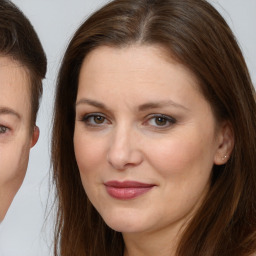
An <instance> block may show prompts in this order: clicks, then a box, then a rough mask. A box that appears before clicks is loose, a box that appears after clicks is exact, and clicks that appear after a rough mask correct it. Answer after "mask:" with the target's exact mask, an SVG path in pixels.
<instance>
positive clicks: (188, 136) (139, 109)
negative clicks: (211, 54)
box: [74, 46, 225, 234]
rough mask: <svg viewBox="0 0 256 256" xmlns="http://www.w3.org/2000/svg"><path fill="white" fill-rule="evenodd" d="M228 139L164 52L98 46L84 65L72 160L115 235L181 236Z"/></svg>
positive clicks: (189, 81) (185, 75) (194, 86)
mask: <svg viewBox="0 0 256 256" xmlns="http://www.w3.org/2000/svg"><path fill="white" fill-rule="evenodd" d="M224 137H225V136H224V128H223V127H222V126H221V125H217V124H216V122H215V118H214V116H213V113H212V110H211V107H210V105H209V103H208V102H207V101H206V100H205V98H204V97H203V96H202V94H201V92H200V90H199V87H198V84H197V80H196V79H195V77H194V76H193V75H192V74H191V73H190V72H189V71H188V70H187V69H186V68H185V67H184V66H182V65H180V64H178V63H177V62H175V61H174V60H172V59H170V57H169V56H168V54H166V52H165V51H164V50H163V49H161V48H160V47H157V46H155V47H154V46H130V47H124V48H120V49H119V48H111V47H100V48H97V49H96V50H94V51H92V52H91V53H90V54H89V55H88V56H87V57H86V58H85V60H84V62H83V65H82V68H81V73H80V77H79V87H78V93H77V100H76V121H75V132H74V148H75V155H76V159H77V163H78V167H79V171H80V174H81V179H82V183H83V186H84V189H85V191H86V193H87V195H88V197H89V199H90V201H91V202H92V204H93V205H94V207H95V208H96V209H97V211H98V212H99V213H100V215H101V216H102V217H103V219H104V220H105V222H106V223H107V224H108V225H109V226H110V227H111V228H113V229H114V230H117V231H120V232H123V233H124V234H125V233H138V232H153V231H157V230H160V229H163V228H166V227H174V228H177V229H179V228H180V227H181V225H183V224H184V222H185V221H187V220H188V219H190V218H191V216H193V214H194V212H195V210H196V209H197V208H198V206H199V205H200V204H201V202H202V199H203V197H204V196H205V194H206V193H207V191H208V189H209V183H210V175H211V170H212V167H213V164H214V163H217V164H221V163H222V162H221V161H223V160H221V159H222V157H223V155H222V152H223V144H224V139H223V138H224Z"/></svg>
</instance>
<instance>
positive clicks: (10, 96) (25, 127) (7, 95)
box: [0, 57, 38, 221]
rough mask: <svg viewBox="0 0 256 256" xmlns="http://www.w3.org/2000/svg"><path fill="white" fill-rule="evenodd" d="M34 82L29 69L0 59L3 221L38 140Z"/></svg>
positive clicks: (0, 210)
mask: <svg viewBox="0 0 256 256" xmlns="http://www.w3.org/2000/svg"><path fill="white" fill-rule="evenodd" d="M29 88H30V82H29V78H28V75H27V72H26V70H25V68H24V67H23V66H22V65H21V64H20V63H18V62H16V61H14V60H12V59H11V58H8V57H0V202H1V203H0V221H1V220H2V219H3V218H4V216H5V214H6V211H7V210H8V207H9V205H10V204H11V201H12V199H13V197H14V196H15V194H16V192H17V191H18V189H19V187H20V185H21V183H22V181H23V179H24V176H25V173H26V169H27V164H28V158H29V151H30V148H31V146H33V145H34V144H35V143H36V141H37V138H38V130H37V129H35V130H34V132H33V133H32V134H31V106H30V101H31V97H30V92H29Z"/></svg>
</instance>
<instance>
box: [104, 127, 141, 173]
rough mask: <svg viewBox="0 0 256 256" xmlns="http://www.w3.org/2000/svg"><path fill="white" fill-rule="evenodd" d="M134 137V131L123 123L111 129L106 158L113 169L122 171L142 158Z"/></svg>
mask: <svg viewBox="0 0 256 256" xmlns="http://www.w3.org/2000/svg"><path fill="white" fill-rule="evenodd" d="M136 137H137V136H136V131H135V129H134V128H133V127H132V126H129V125H127V124H126V123H125V122H124V123H123V124H120V125H117V126H116V127H115V128H114V129H113V133H112V137H111V141H110V147H109V152H108V156H107V158H108V161H109V163H110V164H111V165H112V166H113V167H114V168H115V169H119V170H122V169H125V168H127V167H128V166H136V165H138V164H139V163H140V162H141V160H142V156H141V152H140V149H139V144H138V140H137V138H136Z"/></svg>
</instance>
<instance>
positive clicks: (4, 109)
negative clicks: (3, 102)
mask: <svg viewBox="0 0 256 256" xmlns="http://www.w3.org/2000/svg"><path fill="white" fill-rule="evenodd" d="M0 115H13V116H15V117H16V118H18V119H21V115H20V114H19V113H18V112H16V111H14V110H13V109H11V108H8V107H1V106H0Z"/></svg>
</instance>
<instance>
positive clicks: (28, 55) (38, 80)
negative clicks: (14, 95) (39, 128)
mask: <svg viewBox="0 0 256 256" xmlns="http://www.w3.org/2000/svg"><path fill="white" fill-rule="evenodd" d="M1 55H2V56H7V57H11V58H13V59H14V60H16V61H18V62H19V63H21V64H22V65H24V66H25V68H26V69H27V71H28V74H29V78H30V84H31V90H30V93H31V125H32V126H33V125H34V124H35V122H36V116H37V112H38V108H39V101H40V98H41V96H42V91H43V89H42V79H43V78H44V77H45V73H46V56H45V53H44V50H43V48H42V45H41V43H40V41H39V38H38V36H37V34H36V32H35V30H34V28H33V26H32V25H31V23H30V22H29V20H28V19H27V18H26V16H25V15H24V14H23V13H22V12H21V11H20V10H19V9H18V8H17V6H15V5H14V4H13V3H12V2H10V1H8V0H0V56H1Z"/></svg>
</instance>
